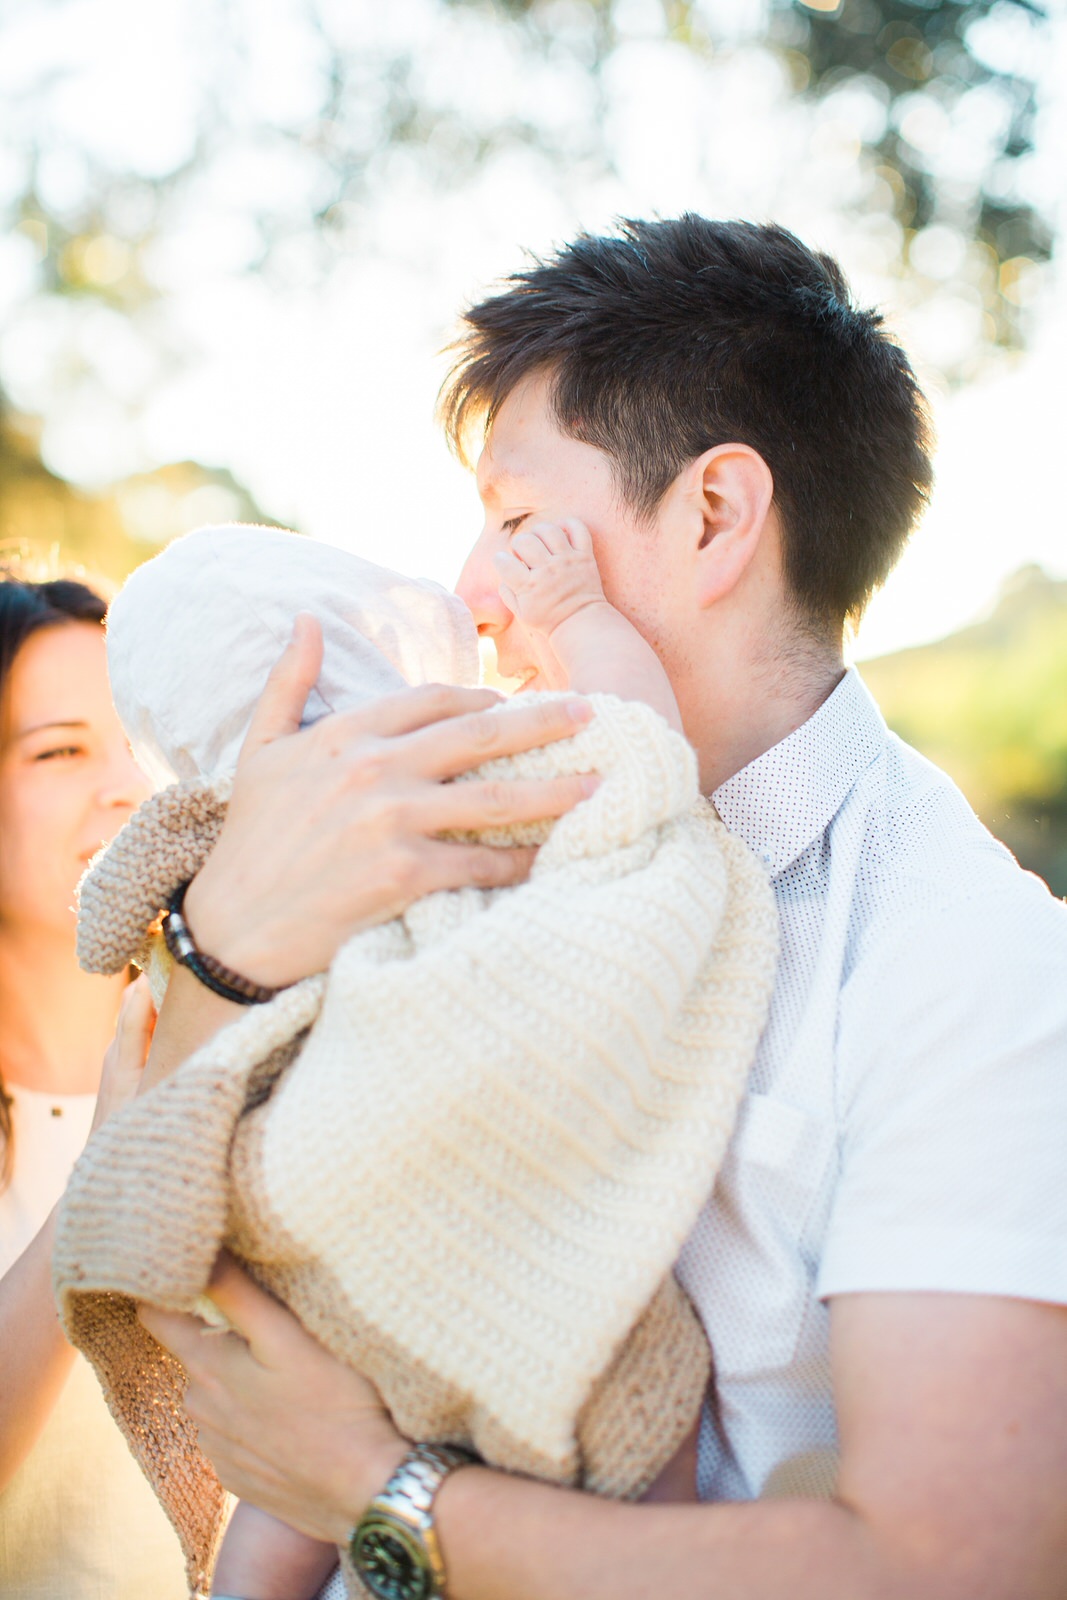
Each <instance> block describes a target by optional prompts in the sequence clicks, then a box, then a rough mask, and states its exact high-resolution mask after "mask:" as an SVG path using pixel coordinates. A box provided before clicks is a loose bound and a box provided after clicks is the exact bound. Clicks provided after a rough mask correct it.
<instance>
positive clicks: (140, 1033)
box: [91, 973, 156, 1133]
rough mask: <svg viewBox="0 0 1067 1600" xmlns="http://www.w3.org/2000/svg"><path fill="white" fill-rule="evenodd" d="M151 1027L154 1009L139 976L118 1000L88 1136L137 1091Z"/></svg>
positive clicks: (154, 1016)
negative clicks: (112, 1036)
mask: <svg viewBox="0 0 1067 1600" xmlns="http://www.w3.org/2000/svg"><path fill="white" fill-rule="evenodd" d="M155 1025H156V1008H155V1006H154V1005H153V1004H152V995H151V991H150V990H149V987H148V979H147V978H146V977H145V976H144V974H143V973H142V974H141V976H140V977H139V978H137V979H135V980H134V982H133V983H131V984H130V986H129V988H128V989H127V990H126V992H125V994H124V995H123V997H122V1004H121V1005H120V1007H119V1016H118V1022H117V1023H116V1026H115V1037H114V1038H113V1039H112V1041H111V1043H110V1044H109V1045H108V1047H107V1051H106V1052H105V1055H104V1068H103V1072H102V1073H101V1076H100V1089H99V1092H98V1094H97V1097H96V1111H95V1113H94V1114H93V1125H92V1129H91V1132H92V1133H95V1132H96V1130H97V1128H99V1127H101V1126H102V1125H103V1124H104V1123H105V1122H106V1121H107V1119H108V1117H110V1116H112V1115H113V1113H114V1112H116V1111H119V1110H121V1108H122V1107H123V1106H124V1105H125V1104H126V1103H127V1101H129V1100H132V1099H133V1098H134V1096H135V1095H136V1094H137V1092H138V1091H139V1089H140V1087H141V1076H142V1074H143V1072H144V1065H145V1061H146V1060H147V1058H148V1047H149V1045H150V1044H151V1043H152V1033H153V1030H154V1028H155Z"/></svg>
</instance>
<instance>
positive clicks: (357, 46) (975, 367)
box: [0, 0, 1067, 893]
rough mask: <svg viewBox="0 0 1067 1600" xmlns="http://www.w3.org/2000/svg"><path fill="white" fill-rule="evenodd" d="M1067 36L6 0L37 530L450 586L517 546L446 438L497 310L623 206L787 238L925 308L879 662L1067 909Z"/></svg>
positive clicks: (13, 373)
mask: <svg viewBox="0 0 1067 1600" xmlns="http://www.w3.org/2000/svg"><path fill="white" fill-rule="evenodd" d="M1052 12H1053V8H1052V7H1049V8H1048V13H1049V14H1047V15H1046V14H1045V8H1043V7H1041V6H1039V5H1037V4H1032V3H1030V0H941V3H938V0H842V3H841V4H839V5H837V6H833V5H827V4H824V3H822V0H820V3H818V4H815V3H812V4H806V5H805V4H802V3H798V0H692V3H682V0H270V3H269V4H263V3H262V0H152V3H151V4H150V5H146V4H145V3H144V0H136V3H135V0H4V4H3V6H2V7H0V108H2V109H0V115H2V119H3V120H2V138H0V208H2V209H3V211H4V214H5V220H6V226H5V228H4V230H3V234H2V237H0V538H2V539H4V540H6V541H12V542H19V541H33V542H34V543H36V544H37V545H38V547H40V546H41V545H44V546H50V545H53V544H58V545H59V546H60V547H61V553H63V554H64V555H69V556H71V557H72V558H74V559H76V560H79V561H82V562H84V563H85V564H86V565H88V566H90V567H93V568H95V569H97V570H102V571H103V572H105V573H107V574H109V575H110V576H112V577H116V578H117V577H121V576H122V575H124V573H125V572H127V571H128V570H129V569H130V568H131V566H133V565H134V564H136V562H137V561H138V560H141V559H144V557H145V556H147V555H149V554H151V553H152V551H153V550H154V549H156V548H157V547H158V545H159V544H160V543H161V542H162V541H164V540H165V539H166V538H168V537H170V536H172V535H173V534H175V533H177V532H181V531H184V530H185V529H187V528H189V527H192V526H195V525H196V524H197V523H201V522H205V521H213V520H221V519H225V518H228V517H232V516H240V517H245V518H261V519H268V520H274V521H278V522H282V523H285V524H287V525H290V526H293V527H297V528H299V529H301V530H302V531H304V532H307V533H312V534H315V535H317V536H318V537H320V538H326V539H330V540H333V541H336V542H339V543H342V544H345V545H349V546H351V547H352V548H354V549H357V550H359V551H360V552H361V553H362V554H365V555H367V556H370V557H371V558H373V559H376V560H380V561H383V562H386V563H388V564H389V565H392V566H395V567H398V568H401V569H403V570H406V571H410V572H418V573H423V574H427V575H429V576H433V577H437V578H439V579H442V580H443V581H446V582H449V581H451V580H452V579H453V578H454V577H455V574H456V572H457V570H458V568H459V565H460V563H461V560H462V557H463V554H464V552H465V550H466V548H467V545H468V544H469V542H470V539H471V537H472V534H473V533H474V532H475V531H476V528H477V525H478V511H477V504H476V498H475V496H474V493H473V488H472V485H471V484H470V482H469V480H468V478H467V477H466V475H465V474H464V473H463V472H462V471H461V469H460V468H459V467H458V466H457V465H456V464H455V463H454V462H452V461H451V460H450V458H449V457H448V455H447V453H446V451H445V448H444V445H443V443H442V442H441V440H440V438H439V437H438V435H437V433H436V431H435V429H434V426H433V421H432V411H433V401H434V395H435V392H436V389H437V385H438V383H439V381H440V378H441V376H442V373H443V370H444V367H443V362H442V359H441V357H440V354H439V352H440V350H441V347H442V345H443V344H444V343H445V341H446V340H447V337H448V333H449V329H450V326H451V324H452V322H453V319H454V317H455V313H456V311H457V309H458V308H459V307H460V306H461V305H462V304H463V303H464V302H465V301H467V300H469V299H470V298H471V297H473V296H474V295H476V294H478V293H480V292H481V291H482V290H483V289H484V288H485V287H486V286H487V285H488V284H490V283H491V282H492V281H493V280H495V279H496V278H497V277H499V276H501V275H502V274H504V273H506V272H507V271H509V270H511V269H513V268H515V267H517V266H519V265H521V264H522V261H523V259H524V258H523V249H524V248H526V249H530V250H533V251H534V252H544V251H547V250H550V249H551V248H552V246H553V244H554V243H557V242H560V241H562V240H564V239H566V238H567V237H569V236H570V235H572V234H573V233H574V232H575V231H576V230H577V229H578V228H580V227H585V228H588V229H592V230H598V229H602V228H604V227H606V226H609V225H610V223H611V221H612V219H613V218H614V217H617V216H620V215H622V216H627V215H629V216H634V215H640V216H646V215H650V214H654V213H655V214H660V215H670V214H672V213H676V212H678V211H680V210H683V209H695V210H701V211H705V212H707V213H710V214H714V215H743V216H746V217H751V218H755V219H757V220H762V219H769V218H774V219H776V220H779V221H781V222H784V223H785V224H787V225H788V226H790V227H792V228H794V229H795V230H796V231H797V232H798V233H800V234H801V235H802V236H803V237H804V238H805V239H807V240H808V241H809V242H812V243H814V244H817V245H819V246H821V247H823V248H826V249H828V250H830V251H831V252H832V253H834V254H836V255H837V256H838V257H839V259H840V260H841V261H842V263H843V265H844V266H845V268H846V271H847V272H848V274H849V276H850V277H851V279H852V282H853V284H854V287H855V289H856V291H857V293H858V294H859V296H860V297H861V298H862V299H863V300H864V301H866V302H867V303H869V304H875V305H878V306H879V307H880V308H881V309H882V310H883V311H884V313H885V315H886V318H887V320H888V322H889V323H890V325H891V326H892V327H893V328H894V329H895V330H896V331H897V332H898V333H899V335H900V337H901V338H902V339H903V341H904V342H905V344H906V345H907V347H908V349H909V351H910V352H911V354H912V356H913V359H914V361H915V363H916V365H917V367H918V368H919V371H920V373H921V376H922V379H923V381H924V384H925V386H926V388H927V391H928V393H929V395H930V397H931V401H932V404H933V408H934V413H935V417H936V421H937V426H938V431H939V436H940V441H941V443H940V449H939V455H938V480H939V481H938V488H937V492H936V498H935V502H934V505H933V507H932V509H931V511H930V513H929V515H928V518H927V520H926V524H925V526H924V527H923V529H922V530H921V532H920V533H919V534H918V535H917V537H916V539H915V541H914V543H913V546H912V548H911V550H910V551H909V553H908V555H907V556H906V557H905V559H904V561H903V563H902V565H901V567H900V569H899V571H898V573H897V574H896V575H895V576H894V578H893V579H892V580H891V582H890V584H889V585H888V586H887V588H886V590H885V592H884V594H883V595H881V596H880V597H879V598H878V599H877V600H876V602H875V603H874V605H873V606H872V608H871V611H870V614H869V616H868V618H867V620H866V622H865V624H864V626H863V629H862V631H861V633H860V635H859V638H858V639H857V641H856V643H855V653H856V655H857V656H858V657H859V658H861V659H866V658H870V657H878V658H880V659H879V660H877V661H874V662H871V663H870V665H868V666H865V668H864V670H865V672H866V675H867V676H868V679H869V681H870V682H871V683H872V685H873V686H874V688H875V690H876V692H877V693H878V694H879V696H880V698H881V699H882V702H883V705H884V706H885V708H886V711H887V714H888V715H889V716H890V719H891V720H892V721H893V722H894V725H896V726H898V727H899V728H900V729H901V731H903V732H905V733H906V734H907V736H909V737H911V738H913V739H914V740H915V741H916V742H918V743H919V744H920V745H921V746H922V747H923V748H925V749H927V750H929V751H930V753H931V754H933V755H934V757H935V758H936V759H938V760H940V761H941V762H943V763H944V764H945V765H947V766H948V767H949V768H950V770H952V771H953V773H954V775H955V776H957V778H958V779H959V780H960V781H961V782H962V783H963V785H964V787H965V789H966V792H967V793H968V795H969V796H970V798H971V799H972V802H973V803H974V804H975V805H976V807H977V808H978V809H979V811H980V812H981V814H982V815H983V816H984V817H985V818H986V820H987V821H989V822H990V824H991V825H992V826H993V827H994V829H995V831H997V832H999V833H1000V834H1002V835H1003V836H1004V837H1006V838H1008V839H1009V842H1010V843H1011V844H1012V845H1013V848H1015V849H1017V850H1018V852H1019V853H1020V855H1021V856H1022V857H1023V859H1024V860H1026V861H1027V862H1028V863H1029V864H1032V865H1033V866H1035V867H1036V868H1037V869H1038V870H1040V871H1042V872H1043V873H1044V874H1045V875H1046V876H1047V877H1048V878H1049V881H1050V882H1052V883H1053V884H1054V886H1055V887H1056V888H1057V891H1058V892H1060V893H1064V892H1067V695H1065V694H1064V676H1065V673H1067V581H1065V580H1067V539H1065V537H1064V533H1065V520H1067V513H1065V511H1064V496H1063V493H1062V491H1061V488H1060V484H1059V482H1058V478H1059V466H1060V459H1061V456H1062V455H1063V453H1064V448H1065V446H1064V443H1063V441H1062V439H1061V435H1063V434H1064V432H1065V423H1067V406H1065V404H1064V401H1063V399H1062V390H1063V379H1062V376H1061V374H1062V371H1063V370H1064V368H1065V366H1067V314H1065V311H1064V297H1063V294H1062V289H1063V275H1062V268H1061V267H1060V265H1059V264H1058V263H1057V260H1056V254H1055V244H1056V240H1057V238H1058V236H1059V235H1060V233H1061V232H1062V228H1063V216H1064V202H1065V197H1067V110H1065V100H1064V97H1063V96H1062V95H1059V94H1058V93H1057V91H1058V86H1059V85H1060V84H1062V83H1064V82H1065V81H1067V17H1065V14H1064V12H1063V11H1062V9H1061V8H1059V7H1056V8H1055V15H1053V14H1052ZM961 630H962V631H961ZM935 640H944V643H941V644H936V645H930V644H929V642H930V641H935ZM917 646H929V648H922V649H918V650H916V649H914V648H913V647H917Z"/></svg>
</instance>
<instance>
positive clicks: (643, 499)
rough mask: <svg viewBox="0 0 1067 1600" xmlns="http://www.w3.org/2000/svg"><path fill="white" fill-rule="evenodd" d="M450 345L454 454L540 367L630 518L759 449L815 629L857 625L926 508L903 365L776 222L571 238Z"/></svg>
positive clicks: (445, 413) (924, 436)
mask: <svg viewBox="0 0 1067 1600" xmlns="http://www.w3.org/2000/svg"><path fill="white" fill-rule="evenodd" d="M455 350H456V352H457V356H456V361H455V364H454V366H453V368H452V371H451V372H450V374H449V376H448V378H447V379H446V381H445V384H444V387H443V389H442V391H441V402H440V415H441V418H442V421H443V423H444V426H445V429H446V432H447V434H448V437H449V440H450V442H451V444H452V445H453V448H454V449H456V451H457V453H458V454H459V455H460V456H461V458H463V459H466V458H467V452H466V447H465V442H466V440H467V439H468V437H469V435H470V430H471V428H472V426H476V425H481V427H482V428H483V429H484V428H488V427H489V426H490V425H491V424H492V421H493V417H494V416H495V414H496V412H497V411H498V409H499V408H500V406H501V404H502V403H503V401H504V400H505V399H506V398H507V396H508V395H509V394H510V393H511V392H512V390H513V389H514V388H515V387H516V385H517V384H518V383H520V382H521V381H522V380H523V379H525V378H527V377H530V376H532V375H534V374H536V373H540V372H545V373H548V374H549V375H550V377H551V380H552V384H553V405H554V411H555V416H556V420H557V422H558V424H559V426H560V428H561V429H562V431H563V432H564V433H566V434H568V435H569V436H571V437H572V438H575V439H580V440H583V441H584V442H585V443H587V444H591V445H595V446H596V447H597V448H598V449H600V450H602V451H603V452H604V453H605V454H606V455H607V456H608V457H609V458H610V459H611V461H612V463H613V466H614V471H615V475H616V480H617V483H618V486H619V489H620V492H621V494H622V497H623V499H624V500H625V501H626V502H627V503H628V504H629V505H630V506H631V507H632V508H633V509H635V510H636V511H637V512H638V513H639V514H641V515H651V513H652V512H654V511H655V508H656V506H657V505H658V504H659V502H660V500H661V498H662V496H663V494H664V493H665V491H666V490H667V488H668V487H669V485H670V484H671V483H672V482H673V481H674V479H675V478H676V477H677V476H678V474H679V473H680V472H681V471H682V469H683V467H685V466H686V464H687V463H688V462H690V461H692V460H694V459H695V458H696V457H697V456H699V455H702V454H703V452H704V451H705V450H707V449H709V448H711V447H712V446H713V445H718V444H726V443H742V444H747V445H750V446H751V447H752V448H753V449H754V450H756V451H758V452H759V454H760V455H761V456H762V457H763V459H764V460H765V461H766V462H767V465H768V466H769V467H770V469H771V473H772V474H773V477H774V494H775V503H776V505H777V507H778V511H779V515H780V518H781V523H782V530H783V543H784V564H785V575H786V581H787V583H788V585H789V588H790V592H791V594H792V596H793V598H794V600H795V602H796V603H797V606H798V608H799V610H800V612H801V614H802V615H803V616H804V617H805V618H806V619H807V620H808V622H809V623H811V624H814V625H815V626H816V628H817V629H818V630H819V631H820V632H821V631H823V630H825V629H831V630H833V629H836V628H838V627H839V626H840V624H841V622H842V621H843V619H844V618H845V617H847V616H852V617H856V616H858V615H859V614H860V612H861V611H862V609H863V607H864V605H865V603H866V602H867V600H868V599H869V598H870V596H871V594H872V593H873V591H874V590H875V589H876V588H877V587H878V585H879V584H881V583H882V582H883V581H884V579H885V578H886V576H887V575H888V573H889V572H890V570H891V568H892V567H893V564H894V562H895V561H896V560H897V557H898V556H899V555H900V552H901V550H902V549H903V547H904V544H905V542H906V540H907V538H908V534H909V533H910V531H911V529H912V527H913V525H914V523H915V520H916V518H917V516H918V515H919V513H920V511H921V510H922V508H923V506H924V505H925V503H926V500H927V498H928V495H929V490H930V485H931V482H932V472H931V465H930V446H931V441H930V432H929V425H928V420H927V414H926V407H925V403H924V400H923V396H922V393H921V391H920V389H919V386H918V384H917V382H916V379H915V375H914V373H913V372H912V369H911V366H910V365H909V362H908V359H907V357H906V355H905V354H904V352H903V350H902V349H901V348H900V346H899V345H898V344H897V343H896V342H895V341H894V340H893V339H892V338H890V337H889V336H888V334H887V333H886V332H885V331H884V330H883V328H882V318H881V317H880V316H879V315H878V313H877V312H874V311H861V310H859V309H857V308H856V307H855V306H854V305H853V303H852V299H851V295H850V292H849V288H848V285H847V283H846V282H845V279H844V277H843V276H842V273H841V270H840V268H839V267H838V266H837V264H836V262H834V261H833V260H831V259H830V257H829V256H825V255H820V254H818V253H817V252H815V251H813V250H810V249H809V248H808V247H807V246H806V245H804V244H802V243H801V242H800V240H799V239H797V238H795V237H794V235H793V234H791V233H788V232H787V231H786V230H785V229H784V228H779V227H775V226H758V225H756V224H754V223H749V222H713V221H709V220H708V219H706V218H704V217H699V216H694V215H686V216H683V217H679V218H677V219H675V220H673V221H667V222H633V221H631V222H626V223H623V224H621V225H620V229H619V232H618V233H617V234H613V235H609V236H607V237H603V238H597V237H593V236H590V235H588V234H582V235H580V236H579V237H578V238H577V239H576V240H575V241H574V242H573V243H572V244H569V245H567V246H566V247H565V248H564V249H562V250H560V251H559V253H558V254H557V255H555V256H553V257H551V258H550V259H548V260H544V261H542V260H538V259H535V260H534V262H533V264H532V265H531V267H530V268H529V269H528V270H527V271H525V272H518V273H515V274H514V275H513V276H512V277H510V278H509V279H507V280H506V286H505V288H504V289H503V291H502V292H501V293H499V294H495V295H493V296H492V297H490V298H489V299H486V300H482V301H481V302H480V303H479V304H477V305H475V306H473V307H472V308H471V309H470V310H469V311H468V312H467V313H466V316H465V318H464V319H463V324H462V330H461V334H460V337H459V339H458V340H457V343H456V346H455Z"/></svg>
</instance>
